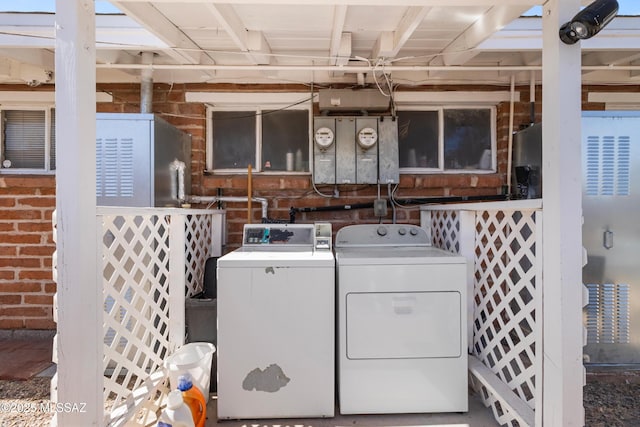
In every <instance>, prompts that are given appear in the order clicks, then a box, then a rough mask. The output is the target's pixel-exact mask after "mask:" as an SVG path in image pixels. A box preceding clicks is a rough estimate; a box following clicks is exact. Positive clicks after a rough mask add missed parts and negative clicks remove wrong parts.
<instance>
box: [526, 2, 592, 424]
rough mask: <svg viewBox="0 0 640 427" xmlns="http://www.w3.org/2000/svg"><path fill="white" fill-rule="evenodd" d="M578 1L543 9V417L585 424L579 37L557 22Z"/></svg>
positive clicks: (565, 18) (566, 16) (546, 420)
mask: <svg viewBox="0 0 640 427" xmlns="http://www.w3.org/2000/svg"><path fill="white" fill-rule="evenodd" d="M579 10H580V0H549V1H548V2H547V3H546V4H545V5H544V9H543V17H542V22H543V51H542V52H543V53H542V63H543V71H542V185H543V189H542V196H543V213H544V229H543V242H542V245H543V246H542V247H543V274H544V277H543V295H544V300H543V316H542V317H543V322H544V325H543V333H544V342H543V349H538V348H536V350H537V352H538V354H543V355H544V361H543V363H544V366H543V378H542V386H543V387H544V390H543V394H544V395H543V405H542V408H538V409H541V410H542V411H543V414H542V419H543V420H542V423H543V425H545V426H562V427H570V426H583V425H584V410H583V406H582V375H583V366H582V292H581V290H582V267H581V265H582V230H581V217H582V214H581V211H582V209H581V203H582V201H581V194H582V190H581V188H582V185H581V181H582V174H581V140H580V139H581V134H580V127H581V119H580V117H581V72H580V67H581V63H580V61H581V58H580V53H581V52H580V43H577V44H575V45H565V44H564V43H562V42H561V41H560V39H559V37H558V30H559V28H560V26H561V25H562V24H564V23H565V22H567V21H569V20H570V19H571V18H572V17H573V16H574V15H575V14H576V13H578V11H579Z"/></svg>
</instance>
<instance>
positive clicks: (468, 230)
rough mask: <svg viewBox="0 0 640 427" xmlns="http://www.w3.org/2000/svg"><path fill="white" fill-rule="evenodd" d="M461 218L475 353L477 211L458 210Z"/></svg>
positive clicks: (470, 340)
mask: <svg viewBox="0 0 640 427" xmlns="http://www.w3.org/2000/svg"><path fill="white" fill-rule="evenodd" d="M458 215H459V218H460V237H459V239H460V240H459V241H460V255H462V256H464V257H465V258H466V259H467V347H468V350H469V353H473V319H474V318H475V316H474V314H475V302H474V299H473V297H474V288H475V283H476V279H475V266H474V262H475V258H476V211H475V210H470V211H462V210H461V211H458Z"/></svg>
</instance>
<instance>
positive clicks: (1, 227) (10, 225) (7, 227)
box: [0, 222, 18, 232]
mask: <svg viewBox="0 0 640 427" xmlns="http://www.w3.org/2000/svg"><path fill="white" fill-rule="evenodd" d="M17 224H18V223H15V222H0V232H4V231H15V230H16V225H17Z"/></svg>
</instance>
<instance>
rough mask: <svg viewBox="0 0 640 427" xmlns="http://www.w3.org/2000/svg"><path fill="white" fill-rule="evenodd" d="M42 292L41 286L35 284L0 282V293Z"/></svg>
mask: <svg viewBox="0 0 640 427" xmlns="http://www.w3.org/2000/svg"><path fill="white" fill-rule="evenodd" d="M16 292H19V293H24V292H42V284H41V283H36V282H0V293H5V294H7V293H16Z"/></svg>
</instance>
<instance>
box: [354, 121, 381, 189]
mask: <svg viewBox="0 0 640 427" xmlns="http://www.w3.org/2000/svg"><path fill="white" fill-rule="evenodd" d="M355 140H356V184H377V183H378V141H379V138H378V118H377V117H358V118H356V135H355Z"/></svg>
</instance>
